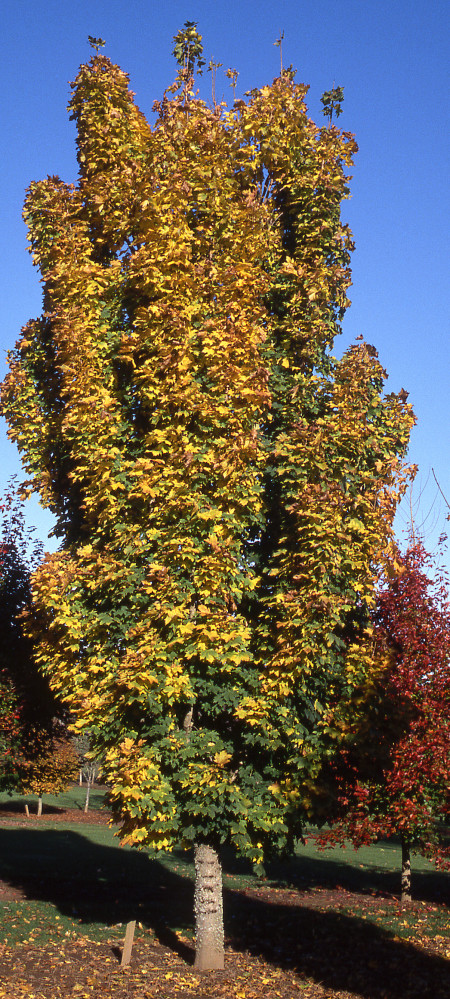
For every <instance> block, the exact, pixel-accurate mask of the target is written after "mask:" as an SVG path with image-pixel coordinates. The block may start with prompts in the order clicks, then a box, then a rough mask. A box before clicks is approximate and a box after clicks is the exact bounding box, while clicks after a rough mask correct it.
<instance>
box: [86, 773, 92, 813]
mask: <svg viewBox="0 0 450 999" xmlns="http://www.w3.org/2000/svg"><path fill="white" fill-rule="evenodd" d="M90 793H91V781H90V778H89V777H88V780H87V785H86V799H85V802H84V811H85V812H88V811H89V796H90Z"/></svg>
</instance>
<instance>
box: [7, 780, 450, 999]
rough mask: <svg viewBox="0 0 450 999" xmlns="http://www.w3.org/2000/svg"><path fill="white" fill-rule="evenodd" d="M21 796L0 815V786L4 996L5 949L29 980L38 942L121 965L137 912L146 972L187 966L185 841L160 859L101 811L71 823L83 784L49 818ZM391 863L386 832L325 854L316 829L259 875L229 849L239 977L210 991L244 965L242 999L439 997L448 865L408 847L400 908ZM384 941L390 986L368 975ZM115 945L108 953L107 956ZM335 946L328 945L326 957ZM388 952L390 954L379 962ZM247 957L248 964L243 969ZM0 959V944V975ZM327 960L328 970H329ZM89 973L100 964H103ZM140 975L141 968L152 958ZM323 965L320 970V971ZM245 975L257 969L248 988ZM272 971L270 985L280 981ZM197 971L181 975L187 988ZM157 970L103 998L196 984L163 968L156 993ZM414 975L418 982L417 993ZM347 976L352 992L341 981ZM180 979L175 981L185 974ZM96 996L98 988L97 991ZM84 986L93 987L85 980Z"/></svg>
mask: <svg viewBox="0 0 450 999" xmlns="http://www.w3.org/2000/svg"><path fill="white" fill-rule="evenodd" d="M27 800H28V799H27ZM102 800H103V795H102V793H101V792H100V791H98V790H94V791H93V793H92V813H91V818H92V820H95V819H96V818H97V819H99V817H100V813H99V809H100V807H101V804H102ZM31 803H32V799H30V800H29V804H30V805H31ZM23 804H24V801H23V800H22V799H21V800H20V811H18V812H16V813H15V814H14V816H13V818H11V815H10V813H9V814H8V816H6V813H5V812H4V811H3V818H1V816H2V810H4V809H7V808H10V807H11V805H14V803H13V802H11V800H10V799H7V798H6V796H1V797H0V819H1V820H0V879H2V880H1V882H0V884H2V885H3V895H2V893H1V892H0V930H1V939H2V941H3V950H4V961H5V963H4V968H5V969H6V972H5V974H6V977H5V981H6V980H9V979H11V981H14V982H15V986H16V993H14V992H8V991H5V992H3V993H2V991H1V986H0V997H1V996H2V995H4V996H9V995H11V996H12V995H15V994H17V996H20V995H21V992H20V991H17V989H19V985H20V982H21V981H22V980H21V979H20V980H19V979H18V978H17V974H18V971H17V968H18V966H17V965H16V964H14V956H13V955H16V956H17V954H21V955H22V957H21V961H22V964H23V966H24V967H28V966H29V967H30V969H31V970H30V972H29V974H30V975H31V979H27V983H28V984H27V987H28V985H29V984H30V981H31V982H32V983H33V981H34V979H33V971H32V969H33V967H35V965H36V961H38V955H39V954H44V952H45V953H46V955H47V958H46V960H47V964H48V963H49V961H50V959H49V957H48V954H49V953H50V952H51V953H53V954H54V955H57V954H59V953H63V952H64V953H69V951H70V954H71V955H72V956H71V958H70V960H69V959H67V961H66V964H67V965H70V968H71V969H72V970H73V967H74V964H73V962H74V957H73V953H72V951H73V948H74V947H75V945H76V946H77V947H78V950H77V954H79V955H80V956H81V954H82V952H83V951H82V949H81V950H80V946H81V947H85V948H86V951H85V953H89V954H90V958H89V960H90V961H93V960H94V958H93V957H92V954H93V953H94V951H95V953H96V954H97V957H98V960H100V955H101V954H103V965H102V967H103V969H104V967H105V966H106V965H109V964H110V962H111V961H113V964H112V965H110V967H113V966H114V967H116V968H117V967H118V964H117V955H119V954H120V947H121V944H122V941H123V936H124V930H125V924H126V923H127V922H128V921H129V920H133V919H136V920H137V930H136V941H137V943H136V948H137V949H136V948H135V952H134V953H135V954H137V955H139V954H141V957H140V958H139V960H140V970H142V966H143V965H142V961H143V960H144V958H143V957H142V955H145V954H147V956H148V954H149V953H151V955H152V958H151V962H152V963H151V966H152V968H153V971H154V973H155V975H156V971H155V968H156V969H158V967H159V966H158V961H160V962H162V965H161V967H164V968H165V969H166V970H165V971H164V974H169V976H171V975H172V970H171V969H173V960H175V961H178V965H176V967H178V972H177V973H176V972H173V974H175V977H176V974H178V975H179V976H180V974H181V971H180V968H182V969H183V974H184V975H185V973H186V967H187V964H189V961H190V960H191V956H192V940H193V926H192V895H193V865H192V858H191V857H190V856H189V855H188V854H185V853H182V852H181V851H179V852H175V853H174V854H163V855H158V856H156V855H154V854H151V853H149V852H147V851H136V850H133V849H130V848H126V847H121V846H120V845H119V842H118V840H117V837H115V836H114V831H113V829H111V828H110V827H109V826H108V825H106V824H101V823H100V822H98V821H97V822H96V823H95V824H92V825H91V824H88V823H86V821H83V822H81V821H80V822H77V821H75V820H76V817H77V813H78V814H79V816H80V819H81V815H82V808H83V804H84V791H83V789H80V788H74V789H73V790H72V791H70V792H69V793H68V794H67V795H64V796H59V797H58V798H55V799H52V798H50V797H47V798H45V799H44V816H43V818H42V819H39V820H37V819H33V818H31V819H29V820H27V819H26V818H25V815H24V813H23ZM34 804H35V802H34ZM62 808H63V809H69V810H70V812H67V814H70V818H71V821H70V822H66V821H64V814H61V812H60V811H59V810H60V809H62ZM399 870H400V849H399V847H398V846H397V845H396V844H394V843H381V844H378V845H377V846H375V847H371V848H364V849H361V850H359V851H354V850H353V849H352V848H351V847H349V848H347V849H346V850H343V849H334V850H327V851H325V852H321V851H318V850H317V847H316V845H315V842H314V838H313V837H312V838H310V839H309V840H308V842H307V843H306V845H304V846H303V845H300V846H299V847H298V850H297V853H296V856H295V858H293V859H292V860H291V861H289V862H286V863H281V862H279V863H274V864H272V865H271V866H269V867H268V868H267V870H266V876H265V877H264V878H257V877H255V875H254V874H253V872H252V871H251V869H249V867H248V866H247V865H245V864H244V863H238V862H237V861H236V860H235V859H233V858H232V857H231V856H230V857H226V858H225V862H224V911H225V924H226V936H227V947H228V950H227V953H228V958H227V960H228V963H229V964H230V962H231V967H233V968H234V972H235V973H234V978H233V982H234V984H232V983H231V984H230V983H229V985H228V986H227V989H226V990H225V991H224V992H223V993H222V992H217V988H216V991H215V992H214V991H213V992H212V993H211V994H212V995H215V996H218V995H222V994H223V995H224V996H226V997H229V996H236V997H239V990H238V987H237V985H236V981H237V979H239V975H238V974H237V971H236V968H239V969H240V970H241V971H242V967H241V965H242V966H245V968H247V971H246V972H245V974H246V975H247V979H248V981H247V985H246V987H245V989H243V988H242V989H241V993H242V996H241V999H247V997H249V999H250V997H251V996H252V995H255V996H259V995H261V996H262V995H263V994H264V995H266V994H267V995H271V994H273V995H275V996H281V997H283V999H291V996H293V995H297V994H302V995H306V996H311V997H316V996H317V997H319V996H332V997H335V996H336V997H337V996H351V997H353V996H356V997H359V996H361V997H363V999H378V997H383V999H384V997H388V999H391V996H392V997H393V999H406V997H408V999H409V997H410V996H415V995H416V994H417V995H418V996H419V995H420V996H421V999H425V997H428V995H430V999H431V997H432V999H434V996H435V995H436V996H440V995H441V994H442V995H443V996H445V997H446V996H447V995H449V994H450V973H449V962H448V960H447V959H446V958H447V957H448V956H450V926H449V920H448V911H449V910H448V902H449V887H450V875H448V874H440V873H439V872H436V871H435V869H434V867H433V865H431V864H430V863H429V862H428V861H426V860H424V859H423V858H420V857H415V858H414V861H413V889H414V896H415V901H414V903H413V905H412V906H411V907H408V908H404V909H402V908H401V906H400V904H399V902H398V897H397V896H396V893H397V892H398V887H399ZM140 947H141V949H142V950H141V952H140V951H139V948H140ZM405 947H408V948H409V952H408V962H407V964H408V968H409V969H410V970H409V971H408V975H409V977H408V979H406V978H405V974H406V964H405V973H403V972H402V970H401V964H402V961H405V962H406V957H407V952H406V950H405V949H404V948H405ZM46 948H47V950H45V949H46ZM49 948H50V951H49ZM52 948H53V950H52ZM70 948H72V951H71V950H70ZM96 948H98V950H96ZM102 948H103V949H102ZM105 948H106V950H105ZM149 948H150V950H149ZM158 948H159V949H158ZM93 949H94V950H93ZM0 950H1V948H0ZM385 951H386V953H387V954H388V958H389V960H390V961H391V963H392V962H393V966H395V968H397V971H396V974H398V984H395V982H396V981H397V979H395V976H394V977H392V974H391V973H389V976H388V980H386V976H385V975H384V976H383V975H382V976H381V979H380V983H379V985H377V986H375V985H374V984H372V985H371V984H370V980H371V975H372V977H373V976H375V978H377V975H378V974H379V965H380V961H381V956H380V955H381V954H382V952H383V953H384V952H385ZM114 953H115V954H116V957H113V958H111V954H112V955H114ZM105 954H109V957H105ZM332 954H335V957H334V958H333V960H332V957H331V955H332ZM39 960H40V958H39ZM55 960H56V957H55ZM96 960H97V958H96ZM386 960H387V958H386V956H385V957H384V958H383V961H384V964H385V963H386ZM411 961H412V964H411ZM414 961H416V964H417V968H420V974H419V977H417V974H418V973H417V972H416V973H415V975H414V976H413V978H411V967H412V968H413V969H414ZM105 962H106V965H105ZM155 962H156V963H155ZM186 962H187V964H186ZM255 962H256V964H255ZM327 962H328V963H327ZM371 962H372V966H373V967H372V969H371ZM50 964H51V961H50ZM250 966H251V967H252V968H253V972H251V971H249V970H248V967H250ZM1 967H2V963H1V955H0V983H1V982H2V979H1ZM256 967H258V968H259V969H260V970H259V972H258V973H259V974H263V975H265V976H266V979H267V981H266V985H265V986H264V988H263V984H261V983H263V979H261V983H260V986H258V987H257V988H256V986H255V982H256V979H257V974H256V971H255V968H256ZM261 967H262V969H263V970H262V971H261ZM325 968H328V969H329V970H328V971H327V972H326V974H325V972H324V969H325ZM14 969H15V971H14ZM167 969H169V970H167ZM63 970H64V969H63ZM66 970H67V969H66ZM137 970H138V969H137V968H136V974H137ZM97 971H98V973H99V974H100V971H99V968H97ZM13 972H14V974H13ZM80 973H81V972H80ZM131 973H132V972H130V973H129V976H128V978H127V983H128V984H127V988H129V986H130V981H131V979H130V974H131ZM145 974H147V975H149V974H150V972H149V970H148V968H147V971H146V972H145ZM161 974H162V972H161ZM324 974H325V981H323V980H322V978H323V976H324ZM236 975H237V978H236ZM8 976H9V978H8ZM11 976H12V978H11ZM14 976H15V977H14ZM252 976H253V977H254V978H255V976H256V978H255V982H253V988H256V991H254V992H252V987H251V982H252ZM274 976H275V978H276V979H277V982H278V985H277V988H276V989H275V985H274V981H275V979H274ZM424 976H425V979H426V980H427V981H429V982H431V981H432V980H433V981H434V978H435V979H436V982H437V984H436V985H433V992H432V993H431V992H429V991H428V992H427V988H428V987H429V986H428V985H427V986H426V987H424V984H423V982H424ZM433 976H434V977H433ZM446 976H448V977H446ZM241 977H242V975H241ZM122 978H123V976H122ZM244 978H245V975H244ZM94 979H95V975H94V978H93V981H94ZM146 980H147V979H146ZM187 980H188V979H186V981H187ZM193 980H194V979H193V978H192V973H190V977H189V982H190V983H191V985H189V989H191V986H192V981H193ZM76 981H77V979H75V984H76ZM108 981H109V979H108ZM114 981H116V980H115V979H114ZM117 981H118V980H117ZM155 981H156V982H157V987H156V985H155V987H154V990H153V991H147V992H146V991H142V987H141V986H142V982H141V985H139V987H137V991H136V992H133V991H127V992H125V991H124V992H123V993H122V992H120V991H114V992H111V995H114V996H116V995H117V997H118V999H119V997H120V999H121V996H122V994H123V995H126V996H127V997H128V996H129V997H130V999H135V996H136V999H146V997H147V996H148V997H150V999H153V995H154V996H155V997H156V996H158V997H159V996H161V999H166V996H167V999H172V996H174V997H176V999H178V995H180V996H181V995H187V994H190V995H191V994H192V995H195V994H196V993H192V991H189V992H188V991H186V989H188V986H187V985H186V983H184V985H183V988H184V991H181V992H180V991H178V992H177V991H176V990H175V991H174V987H175V979H174V980H173V981H172V978H169V980H168V981H169V982H170V981H171V982H172V986H173V988H172V991H170V989H169V991H167V992H165V991H164V990H162V991H161V989H162V985H161V982H162V978H161V975H159V977H158V976H157V977H156V979H155ZM164 981H165V979H164ZM180 981H181V979H180ZM182 981H183V982H184V979H182ZM24 982H25V979H24ZM294 982H295V983H296V984H295V989H294V984H293V983H294ZM364 982H365V984H364ZM393 982H394V984H392V983H393ZM420 982H422V985H421V987H420V989H419V984H420ZM416 983H417V992H415V991H414V988H415V986H416ZM116 984H117V982H116ZM216 984H217V983H216ZM343 985H344V986H345V988H344V989H343V988H342V986H343ZM350 985H351V986H352V989H349V986H350ZM338 986H339V987H338ZM178 987H181V986H180V983H179V985H178V986H177V988H178ZM24 988H25V985H24ZM33 988H34V990H35V991H31V992H28V993H27V992H26V991H25V992H24V993H23V994H24V995H25V994H27V995H28V994H30V995H32V996H36V997H39V999H41V997H42V999H44V997H45V999H47V997H48V999H53V995H55V997H56V996H57V997H58V999H59V997H60V996H66V995H71V994H72V992H71V991H70V990H69V991H67V990H66V991H62V992H61V991H55V992H54V993H53V992H46V991H45V990H44V991H43V992H42V991H41V992H39V991H38V990H37V986H36V983H34V985H33ZM74 988H75V985H74ZM108 988H111V983H109V985H108ZM258 988H260V991H259V992H258ZM102 989H103V986H102ZM233 989H234V991H233ZM270 989H272V990H273V991H272V993H271V991H270ZM308 989H309V991H308ZM324 989H325V991H324ZM327 989H328V991H327ZM389 989H390V991H389ZM442 989H444V991H442ZM139 990H140V991H139ZM202 990H203V991H200V992H199V993H198V995H199V997H203V996H204V995H209V994H210V993H209V992H205V986H204V985H202ZM321 990H322V991H321ZM383 990H384V991H383ZM445 990H447V991H445ZM98 994H99V995H100V994H102V993H101V991H100V992H99V993H98ZM74 995H76V991H75V992H74ZM80 995H82V993H80ZM86 995H88V996H91V995H97V993H96V992H93V991H91V990H87V991H86ZM103 995H104V996H105V999H107V997H108V996H109V993H108V992H106V993H105V992H104V989H103Z"/></svg>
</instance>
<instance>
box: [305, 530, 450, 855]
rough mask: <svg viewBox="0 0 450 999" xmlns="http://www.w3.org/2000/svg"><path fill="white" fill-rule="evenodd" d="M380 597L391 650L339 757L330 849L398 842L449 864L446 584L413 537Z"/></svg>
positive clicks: (383, 645)
mask: <svg viewBox="0 0 450 999" xmlns="http://www.w3.org/2000/svg"><path fill="white" fill-rule="evenodd" d="M398 563H399V571H398V572H396V573H395V574H394V575H393V577H392V578H391V579H388V580H386V583H385V586H384V587H383V589H382V590H381V592H380V593H379V595H378V598H377V603H376V609H375V612H374V623H375V644H376V648H377V650H379V654H380V655H383V653H385V652H387V653H388V657H389V658H388V664H387V667H386V668H385V669H384V670H383V671H382V672H381V674H380V676H379V679H378V681H377V683H376V684H375V687H374V690H373V691H372V694H371V699H370V703H369V704H368V709H367V715H366V722H365V726H364V727H363V728H362V729H360V731H359V733H358V740H357V743H356V745H355V746H353V748H352V749H351V750H349V751H344V752H343V754H342V758H341V760H340V761H339V760H335V761H334V772H335V777H336V781H337V788H338V802H337V804H338V808H339V811H340V813H341V814H340V818H339V820H338V821H337V822H336V823H335V824H334V825H333V826H332V828H331V832H330V833H327V834H325V835H324V836H323V842H324V843H328V844H329V843H333V842H336V841H338V842H340V841H342V840H343V839H344V838H345V837H347V838H350V839H351V841H352V842H353V843H354V845H355V846H361V845H362V844H364V843H371V842H374V841H376V840H378V839H380V838H388V837H390V836H393V835H394V836H398V837H399V838H400V839H401V841H402V844H403V847H404V854H405V855H408V854H409V852H410V851H411V850H418V851H420V853H422V854H425V855H426V856H429V857H431V858H433V859H435V860H436V861H437V862H438V863H439V864H441V865H442V864H444V865H448V863H449V857H450V851H449V847H448V835H446V833H447V832H448V830H447V829H446V826H447V827H448V825H449V823H450V604H449V597H448V592H447V589H446V586H445V580H444V579H442V577H440V575H439V573H438V571H437V569H436V566H435V565H434V563H433V559H432V558H431V556H430V555H429V554H427V552H426V549H425V548H424V545H423V543H422V541H420V540H418V539H417V538H415V537H414V536H413V535H411V538H410V544H409V547H408V549H407V551H406V553H405V554H404V555H401V554H399V555H398Z"/></svg>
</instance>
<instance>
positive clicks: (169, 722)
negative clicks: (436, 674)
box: [2, 23, 413, 968]
mask: <svg viewBox="0 0 450 999" xmlns="http://www.w3.org/2000/svg"><path fill="white" fill-rule="evenodd" d="M99 41H100V40H97V42H99ZM175 42H176V45H175V55H176V56H177V58H178V61H179V64H180V71H179V73H178V77H177V79H176V81H175V83H174V85H173V86H172V87H171V88H169V91H168V92H166V93H165V95H164V97H163V99H162V101H161V102H159V103H157V104H156V105H155V111H156V116H157V117H156V122H155V125H154V127H151V126H150V124H149V123H148V122H147V121H146V119H145V118H144V116H143V114H142V113H141V112H140V111H139V109H138V108H137V106H136V104H135V103H134V100H133V95H132V93H131V92H130V90H129V89H128V78H127V76H126V75H125V73H123V72H122V70H121V69H120V68H119V67H118V66H115V65H113V64H112V63H111V62H110V61H109V60H108V59H107V58H106V57H105V56H103V55H100V54H98V51H97V52H96V54H95V55H94V56H93V58H91V60H90V61H89V62H88V63H87V64H86V65H82V66H81V68H80V71H79V74H78V76H77V79H76V80H75V83H74V84H73V89H72V97H71V102H70V112H71V116H72V118H73V119H74V120H75V123H76V127H77V134H78V138H77V148H78V162H79V168H80V174H79V179H78V182H77V184H76V185H71V184H66V183H64V182H63V181H61V180H60V179H59V178H58V177H49V178H47V180H45V181H42V182H38V183H33V184H31V186H30V188H29V191H28V194H27V199H26V204H25V218H26V221H27V223H28V227H29V232H30V241H31V246H32V251H33V254H34V260H35V263H36V264H37V266H38V267H39V269H40V271H41V274H42V280H43V285H44V311H43V314H42V316H41V317H40V318H39V319H36V320H32V321H31V322H30V323H29V324H28V326H27V327H25V329H24V331H23V336H22V339H21V340H20V341H19V343H18V345H17V348H16V350H15V352H13V353H12V354H11V357H10V365H11V371H10V374H9V375H8V377H7V379H6V381H5V383H4V387H3V396H2V398H3V408H4V412H5V414H6V416H7V419H8V421H9V425H10V433H11V436H12V437H13V439H14V440H15V441H16V442H17V443H18V445H19V447H20V448H21V450H22V452H23V456H24V463H25V467H26V469H27V472H28V474H29V476H30V478H31V481H32V483H33V486H34V488H36V489H38V490H39V492H40V495H41V498H42V501H43V503H44V504H45V505H47V506H48V507H49V508H50V509H51V510H52V511H53V512H54V514H55V515H56V517H57V521H58V530H59V533H60V535H61V537H62V539H63V545H62V548H61V550H60V551H59V552H58V553H56V554H54V555H50V556H48V557H47V559H46V561H45V562H44V564H43V565H42V566H41V568H40V569H39V570H38V571H37V572H36V573H35V575H34V581H33V597H34V609H33V615H34V616H33V619H30V629H31V631H32V633H33V634H34V637H35V641H36V643H37V648H38V656H39V659H40V662H41V664H42V666H43V668H44V669H46V670H47V671H48V673H49V675H50V676H51V677H52V682H53V683H54V685H55V687H56V688H57V689H58V690H59V691H61V692H62V695H63V696H64V697H65V698H66V699H67V701H68V702H69V704H70V705H71V708H72V710H74V711H76V712H77V713H78V722H77V724H78V726H79V728H80V730H83V729H85V730H86V731H89V733H90V736H91V738H92V739H93V740H94V744H95V747H96V748H97V750H98V751H99V752H100V753H101V756H102V758H103V759H104V761H105V764H104V770H105V773H106V776H107V778H108V780H109V782H110V783H111V785H112V801H113V804H114V807H115V809H116V811H117V814H118V815H119V816H120V817H121V819H122V828H121V835H122V837H123V838H124V839H125V840H126V841H128V842H131V843H134V844H137V845H140V844H142V845H145V844H150V845H151V846H153V847H156V848H162V849H170V848H171V847H173V845H174V844H176V843H180V842H182V843H183V844H184V845H186V846H188V845H190V844H195V850H196V869H197V887H196V918H197V957H196V962H197V966H198V967H208V968H210V967H218V966H221V965H222V964H223V926H222V914H221V887H220V884H221V877H220V863H219V854H218V851H219V848H220V845H221V844H223V843H231V844H232V845H234V846H235V847H236V849H238V850H239V851H241V853H242V854H244V855H245V856H247V857H248V858H250V859H251V860H252V861H253V862H255V863H258V862H261V861H262V859H263V857H264V855H265V853H267V852H268V851H269V850H271V849H272V850H281V849H284V848H287V847H288V846H289V844H290V843H291V842H292V838H293V836H295V835H296V834H298V833H299V831H300V829H301V823H302V821H303V819H304V815H305V810H306V809H307V808H308V802H309V798H310V788H311V786H312V785H313V783H314V780H315V775H316V773H317V772H318V769H319V768H320V765H321V760H322V758H323V756H324V755H326V754H331V753H332V752H333V744H334V741H335V740H336V739H338V738H339V737H340V736H339V731H340V730H339V718H340V715H341V712H342V710H343V705H346V704H347V703H348V699H349V696H350V694H351V691H352V690H353V689H354V687H355V685H356V684H360V683H361V682H362V681H363V680H364V678H365V677H366V675H367V672H368V671H370V668H371V661H372V650H371V640H370V634H369V631H368V629H367V623H368V619H367V609H368V607H369V606H370V604H371V602H372V600H373V592H374V583H375V579H376V575H377V572H378V568H379V566H380V564H382V563H383V560H384V559H385V557H387V555H388V554H389V552H390V549H391V546H392V517H393V513H394V510H395V505H396V501H397V498H398V496H399V495H400V494H401V492H402V488H403V479H404V474H405V473H404V472H403V471H402V464H401V462H402V458H403V455H404V453H405V450H406V447H407V441H408V436H409V430H410V427H411V423H412V420H413V417H412V414H411V411H410V408H409V407H408V405H407V404H406V402H405V400H404V398H403V397H398V396H395V395H391V396H388V397H387V398H385V397H383V377H384V372H383V370H382V368H381V367H380V364H379V362H378V360H377V357H376V352H375V351H374V349H373V348H370V347H368V346H367V345H365V344H364V343H362V342H361V343H360V344H358V345H356V346H354V347H353V348H352V349H351V350H350V351H349V352H348V353H347V354H346V355H345V356H344V358H343V360H342V361H341V362H336V361H334V360H333V358H332V356H331V349H332V345H333V341H334V338H335V335H336V334H337V333H338V332H339V330H340V321H341V319H342V317H343V314H344V312H345V309H346V307H347V305H348V300H347V297H346V290H347V288H348V285H349V284H350V269H349V261H350V251H351V249H352V240H351V234H350V232H349V230H348V228H347V227H346V226H345V225H344V224H343V223H342V222H341V218H340V205H341V202H342V199H343V198H345V197H347V195H348V178H347V175H346V171H347V168H348V167H349V166H350V164H351V160H352V155H353V153H354V151H355V148H356V146H355V142H354V139H353V137H352V136H351V135H350V134H348V133H345V132H344V133H342V132H340V131H339V130H338V129H337V128H336V127H335V126H334V125H332V123H331V121H328V122H327V123H326V124H325V125H323V126H318V125H315V124H314V123H313V122H312V121H311V119H310V118H309V117H308V115H307V110H306V106H305V95H306V91H307V88H306V87H305V86H302V85H299V84H297V83H296V82H295V78H294V73H293V71H292V70H291V69H289V70H285V71H282V73H281V75H280V77H278V78H277V79H276V80H274V82H273V84H271V85H270V86H265V87H262V88H261V89H260V90H255V91H252V92H251V94H250V95H248V98H247V100H246V101H244V100H241V99H235V100H234V102H233V103H232V104H231V106H230V107H227V106H226V105H225V103H224V102H222V103H220V104H216V103H215V102H214V101H213V103H212V106H208V104H207V103H205V102H204V101H203V100H201V99H200V98H199V97H198V94H196V93H195V92H194V90H193V78H192V74H193V70H194V65H195V62H196V60H198V59H199V58H201V36H199V35H198V32H197V31H196V26H195V25H193V24H191V23H189V24H187V25H186V26H185V29H184V32H180V34H179V35H178V36H177V37H176V39H175ZM96 47H97V49H98V45H97V46H96ZM214 71H215V70H214ZM228 75H229V77H230V79H231V82H232V85H233V87H234V86H235V84H236V76H237V74H236V73H235V72H234V71H229V74H228Z"/></svg>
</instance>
